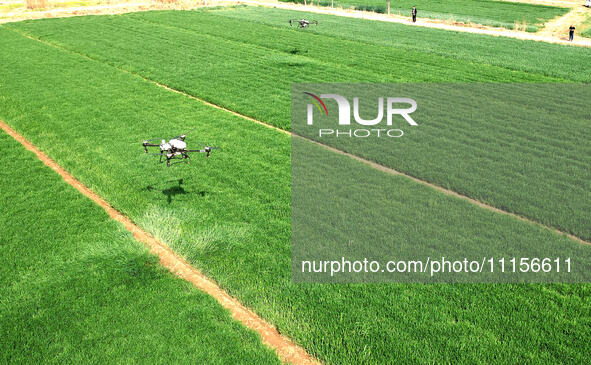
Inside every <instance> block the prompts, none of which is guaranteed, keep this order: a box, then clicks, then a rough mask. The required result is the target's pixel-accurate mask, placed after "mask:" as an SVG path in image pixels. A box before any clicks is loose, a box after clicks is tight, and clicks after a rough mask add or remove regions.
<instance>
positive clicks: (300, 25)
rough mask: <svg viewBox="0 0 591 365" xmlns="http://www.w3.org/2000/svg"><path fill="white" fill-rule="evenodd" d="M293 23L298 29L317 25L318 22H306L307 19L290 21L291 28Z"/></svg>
mask: <svg viewBox="0 0 591 365" xmlns="http://www.w3.org/2000/svg"><path fill="white" fill-rule="evenodd" d="M294 23H296V24H297V25H298V28H306V27H307V26H309V25H310V24H314V25H318V20H307V19H299V20H298V19H290V20H289V25H290V26H292V25H293V24H294Z"/></svg>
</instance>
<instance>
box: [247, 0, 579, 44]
mask: <svg viewBox="0 0 591 365" xmlns="http://www.w3.org/2000/svg"><path fill="white" fill-rule="evenodd" d="M239 3H244V4H250V5H258V6H264V7H271V8H278V9H289V10H295V11H303V12H309V13H317V14H327V15H335V16H341V17H346V18H357V19H366V20H374V21H381V22H390V23H399V24H404V25H409V26H417V27H427V28H435V29H442V30H449V31H455V32H464V33H474V34H483V35H490V36H495V37H508V38H517V39H523V40H531V41H537V42H547V43H558V44H563V45H573V46H580V47H591V39H581V38H580V37H579V38H578V39H575V40H574V41H572V42H569V41H568V39H563V37H555V36H551V35H548V34H540V33H528V32H521V31H515V30H509V29H504V28H494V27H488V26H483V25H478V24H465V23H459V22H455V23H453V24H450V22H449V21H444V20H437V19H428V18H418V20H417V22H416V23H413V22H412V20H411V19H410V18H408V17H404V16H401V15H395V14H392V15H387V14H379V13H374V12H367V11H360V10H352V9H339V8H327V7H318V6H312V5H300V4H294V3H283V2H272V1H270V0H240V1H239ZM583 9H587V8H583ZM567 31H568V27H567Z"/></svg>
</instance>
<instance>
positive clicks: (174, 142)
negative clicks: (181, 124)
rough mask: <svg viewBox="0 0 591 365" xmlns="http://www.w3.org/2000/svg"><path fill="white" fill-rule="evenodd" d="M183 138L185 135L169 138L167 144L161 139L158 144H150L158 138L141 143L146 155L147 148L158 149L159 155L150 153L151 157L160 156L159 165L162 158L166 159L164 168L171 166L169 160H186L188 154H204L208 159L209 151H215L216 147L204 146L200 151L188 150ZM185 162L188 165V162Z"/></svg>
mask: <svg viewBox="0 0 591 365" xmlns="http://www.w3.org/2000/svg"><path fill="white" fill-rule="evenodd" d="M185 137H186V135H184V134H181V135H180V136H176V137H174V138H171V139H170V140H169V141H168V142H166V140H164V139H163V140H162V141H161V142H160V144H155V143H151V142H152V141H156V140H158V138H154V139H148V140H145V141H143V142H142V146H143V147H144V151H145V152H146V153H148V147H160V153H152V155H157V156H160V163H162V162H164V161H163V158H166V166H168V167H170V165H171V162H170V161H171V160H175V159H179V160H186V159H188V158H189V153H191V152H199V153H205V154H206V157H209V154H210V153H211V150H213V149H217V147H211V146H205V147H203V149H202V150H188V149H187V143H186V142H185ZM178 162H181V161H178ZM178 162H177V163H178ZM186 162H187V163H189V161H186Z"/></svg>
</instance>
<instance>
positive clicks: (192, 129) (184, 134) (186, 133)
mask: <svg viewBox="0 0 591 365" xmlns="http://www.w3.org/2000/svg"><path fill="white" fill-rule="evenodd" d="M196 128H197V127H193V128H191V129H189V130H188V131H186V132H185V133H182V134H179V135H178V136H176V137H172V138H170V139H169V141H170V140H171V139H177V138H180V137H181V136H186V135H188V134H189V133H191V132H193V131H194V130H195V129H196Z"/></svg>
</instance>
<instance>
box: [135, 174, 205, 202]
mask: <svg viewBox="0 0 591 365" xmlns="http://www.w3.org/2000/svg"><path fill="white" fill-rule="evenodd" d="M170 183H176V184H175V185H173V186H169V187H166V188H164V189H161V187H159V186H158V185H160V184H152V185H148V186H146V190H148V191H158V190H160V189H161V190H160V191H161V192H162V194H163V195H164V196H166V201H167V202H168V204H170V203H172V200H173V198H174V197H176V196H177V195H185V194H198V195H200V196H205V194H206V192H205V191H198V192H191V191H187V190H185V188H184V187H183V183H184V179H178V180H169V181H165V182H164V183H163V185H169V184H170Z"/></svg>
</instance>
